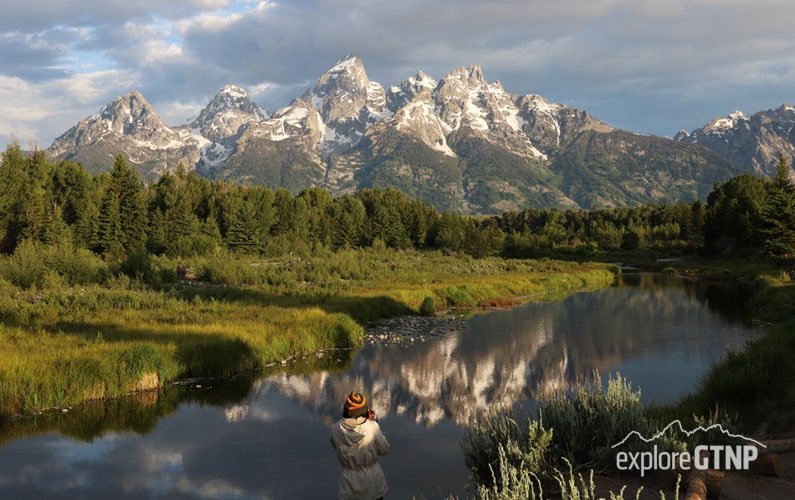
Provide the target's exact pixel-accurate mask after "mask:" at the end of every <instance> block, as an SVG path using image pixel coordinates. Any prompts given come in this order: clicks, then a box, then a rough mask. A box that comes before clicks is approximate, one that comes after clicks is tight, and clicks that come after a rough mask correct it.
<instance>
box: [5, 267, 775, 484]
mask: <svg viewBox="0 0 795 500" xmlns="http://www.w3.org/2000/svg"><path fill="white" fill-rule="evenodd" d="M745 298H746V296H745V294H744V293H742V289H741V288H738V287H736V286H733V285H728V284H716V283H713V284H709V283H701V282H696V281H686V280H679V279H674V278H665V277H661V276H656V275H651V274H643V273H639V274H635V275H625V276H624V278H623V279H622V283H621V284H619V285H618V286H614V287H611V288H608V289H605V290H601V291H597V292H588V293H578V294H575V295H572V296H569V297H567V298H565V299H563V300H558V301H554V302H536V303H529V304H526V305H523V306H520V307H516V308H513V309H507V310H499V311H494V312H489V313H485V314H478V315H475V316H474V317H472V318H471V319H470V320H468V321H467V323H466V326H465V328H464V329H463V331H461V332H459V333H454V334H450V335H447V336H443V337H440V338H429V339H427V340H426V341H423V342H415V343H413V344H411V345H408V346H406V345H388V346H377V345H367V346H365V347H364V348H362V349H361V350H360V351H358V352H357V353H344V352H343V353H330V355H327V356H325V357H324V358H323V359H321V360H318V362H315V363H313V364H308V365H307V364H299V365H296V366H292V367H290V368H289V370H288V371H287V372H281V373H274V374H271V375H264V376H262V377H259V378H257V379H253V380H250V379H240V380H234V381H225V382H220V381H200V382H194V383H191V384H186V385H182V386H173V387H170V388H168V389H166V390H164V391H161V392H160V393H157V392H155V393H144V394H139V395H135V396H131V397H127V398H122V399H119V400H115V401H111V402H106V403H90V404H86V405H81V406H78V407H75V408H72V409H70V410H69V411H66V412H62V411H58V412H48V413H46V414H43V415H39V416H35V417H28V418H23V419H15V420H8V419H6V420H0V498H103V499H107V498H113V499H121V498H266V499H270V498H273V499H293V498H295V499H304V498H306V499H324V498H335V492H336V481H337V477H338V474H339V465H338V464H337V462H336V457H335V454H334V452H333V450H332V448H331V447H330V445H329V442H328V432H329V431H328V429H329V426H330V425H331V424H332V422H333V421H334V420H335V419H337V418H338V416H339V413H340V408H341V405H342V401H343V400H344V396H345V394H347V393H348V392H349V391H351V390H352V389H356V390H363V391H364V392H365V393H366V395H367V396H368V397H369V398H370V399H371V404H372V406H373V408H374V409H375V410H376V412H377V413H378V414H379V416H380V423H381V426H382V429H383V430H384V432H385V434H386V435H387V437H388V439H389V440H390V442H391V445H392V450H391V452H390V453H389V455H387V456H385V457H383V458H382V460H381V464H382V467H383V469H384V471H385V473H386V475H387V479H388V481H389V484H390V494H389V498H395V499H398V498H399V499H403V498H412V496H416V497H417V498H444V497H445V496H447V495H449V494H456V495H460V496H462V497H463V496H465V495H466V484H467V479H468V471H467V469H466V467H465V466H464V462H463V455H462V453H461V448H460V445H459V442H460V440H461V436H462V433H463V428H464V426H466V425H467V423H469V422H472V421H474V420H475V419H477V418H481V417H482V416H483V415H484V413H485V412H487V411H489V410H490V409H492V408H495V407H497V406H500V405H502V406H513V407H520V406H521V407H524V408H526V409H532V408H533V406H534V402H535V399H536V398H537V397H539V396H540V395H542V394H544V393H545V392H548V391H551V390H557V389H562V388H566V387H567V386H568V385H569V384H570V383H571V382H572V381H573V380H575V379H576V378H578V377H583V376H589V375H591V374H593V373H594V372H595V371H598V373H599V374H600V375H601V376H602V377H603V378H605V377H607V375H608V374H611V373H616V372H619V373H621V374H622V375H624V376H626V377H627V378H628V379H629V380H630V381H631V382H632V383H633V386H635V387H641V388H642V395H643V400H644V401H645V402H668V401H673V400H675V399H676V398H677V397H678V396H679V395H681V394H683V393H684V392H686V391H688V390H691V389H693V388H694V387H695V385H696V384H697V382H698V380H699V379H700V378H701V377H702V376H703V374H704V373H705V372H706V371H707V369H708V368H709V367H710V366H711V365H712V364H713V363H714V362H716V361H717V360H718V359H720V358H721V357H722V356H724V355H725V353H726V351H727V350H728V349H730V348H742V346H743V345H744V343H745V342H746V341H747V340H748V339H750V338H753V337H754V336H757V335H760V334H761V331H760V330H759V329H757V328H753V327H752V326H751V318H750V315H749V313H748V311H747V310H746V309H745V307H744V304H743V303H744V300H745ZM351 358H352V359H351Z"/></svg>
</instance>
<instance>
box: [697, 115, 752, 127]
mask: <svg viewBox="0 0 795 500" xmlns="http://www.w3.org/2000/svg"><path fill="white" fill-rule="evenodd" d="M743 120H748V116H746V115H745V113H743V112H742V111H734V112H732V113H729V115H728V116H719V117H717V118H714V119H713V120H712V121H710V122H709V123H708V124H707V126H706V127H704V130H705V131H710V132H721V131H723V130H726V129H730V128H732V127H735V126H737V124H738V123H740V122H741V121H743Z"/></svg>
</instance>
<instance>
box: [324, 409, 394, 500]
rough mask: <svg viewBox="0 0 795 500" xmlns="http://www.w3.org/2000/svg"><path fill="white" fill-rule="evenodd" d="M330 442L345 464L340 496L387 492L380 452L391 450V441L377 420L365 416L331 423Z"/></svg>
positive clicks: (365, 499) (353, 499) (349, 498)
mask: <svg viewBox="0 0 795 500" xmlns="http://www.w3.org/2000/svg"><path fill="white" fill-rule="evenodd" d="M331 446H333V447H334V449H335V450H337V458H338V459H339V461H340V464H341V465H342V474H340V481H339V485H338V487H337V496H338V497H339V498H340V500H373V499H375V498H381V497H382V496H385V495H386V494H387V491H388V490H389V488H388V487H387V485H386V477H384V471H382V470H381V466H380V465H378V455H386V454H387V453H388V452H389V442H388V441H387V440H386V437H384V435H383V433H381V427H380V426H379V425H378V423H377V422H375V421H374V420H367V419H366V418H365V417H357V418H343V419H340V420H339V421H337V422H336V423H335V424H334V425H333V426H332V427H331Z"/></svg>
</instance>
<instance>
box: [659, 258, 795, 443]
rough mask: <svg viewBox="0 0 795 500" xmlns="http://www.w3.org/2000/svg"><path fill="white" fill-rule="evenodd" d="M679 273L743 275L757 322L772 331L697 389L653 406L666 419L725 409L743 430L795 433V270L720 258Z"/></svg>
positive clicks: (715, 368) (713, 370)
mask: <svg viewBox="0 0 795 500" xmlns="http://www.w3.org/2000/svg"><path fill="white" fill-rule="evenodd" d="M677 271H678V272H683V273H687V274H689V275H703V276H708V277H713V278H715V277H721V276H722V277H731V278H733V279H743V280H745V282H746V283H747V287H748V290H749V293H750V296H751V298H750V304H751V307H752V310H753V311H754V318H753V319H754V322H755V323H756V324H759V325H764V326H765V327H766V329H767V333H766V334H765V335H764V336H763V337H761V338H759V339H755V340H753V341H750V342H748V344H747V345H746V347H745V348H744V349H743V350H740V351H734V352H730V353H729V354H728V355H727V356H726V357H725V358H724V359H723V360H722V361H720V362H719V363H717V364H716V365H715V366H713V367H712V368H711V369H710V371H709V372H708V374H707V375H706V376H705V377H704V379H703V380H702V381H701V382H700V384H699V386H698V387H697V388H696V390H694V391H693V392H692V393H691V394H688V395H687V396H685V397H683V398H682V399H681V400H680V401H678V402H677V403H675V404H673V405H667V406H663V407H657V408H653V409H652V411H653V413H654V414H655V415H657V416H658V418H659V419H661V420H666V419H668V420H670V419H671V418H681V417H683V416H689V415H693V414H697V415H706V414H708V413H709V412H714V411H715V410H716V408H717V409H719V410H720V411H721V412H722V413H723V414H724V415H726V416H727V417H728V418H730V419H731V420H732V421H733V422H734V424H735V425H736V426H737V427H738V428H739V429H740V430H742V431H744V432H748V433H753V434H754V435H756V436H759V437H777V436H791V435H795V386H793V384H792V380H795V269H793V268H792V267H790V268H786V267H780V266H773V265H770V264H767V265H764V264H759V263H754V262H748V263H746V264H745V265H744V266H740V267H739V268H738V269H737V270H736V271H734V272H732V271H731V269H730V268H728V267H726V266H725V265H720V264H719V263H715V262H711V263H707V264H706V265H705V266H703V267H699V268H693V267H690V268H680V269H678V270H677Z"/></svg>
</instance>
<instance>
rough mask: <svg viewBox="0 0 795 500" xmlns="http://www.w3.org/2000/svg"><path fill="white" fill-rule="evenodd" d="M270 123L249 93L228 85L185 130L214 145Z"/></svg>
mask: <svg viewBox="0 0 795 500" xmlns="http://www.w3.org/2000/svg"><path fill="white" fill-rule="evenodd" d="M267 119H268V113H267V112H266V111H265V110H263V109H261V108H260V107H259V106H257V105H256V104H254V103H253V102H251V100H250V99H249V98H248V94H247V93H246V91H245V90H244V89H243V88H241V87H238V86H237V85H226V86H224V88H222V89H221V90H220V91H218V93H217V94H215V96H214V97H213V98H212V100H210V102H209V103H208V104H207V106H205V107H204V109H202V110H201V112H200V113H199V116H197V117H196V118H195V119H193V120H189V121H188V123H187V125H186V127H187V128H189V129H192V130H197V131H198V132H199V133H200V134H201V135H202V136H203V137H205V138H207V139H209V140H210V141H213V142H218V141H221V140H223V139H225V138H227V137H231V136H233V135H236V134H237V133H238V132H239V131H240V129H241V127H243V126H247V125H250V124H251V123H259V122H262V121H265V120H267Z"/></svg>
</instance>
